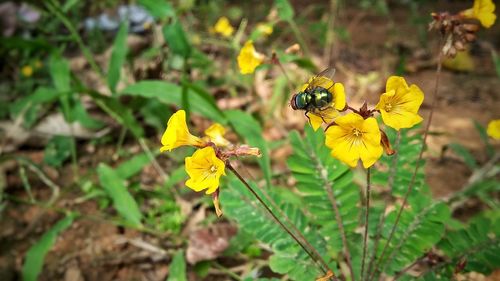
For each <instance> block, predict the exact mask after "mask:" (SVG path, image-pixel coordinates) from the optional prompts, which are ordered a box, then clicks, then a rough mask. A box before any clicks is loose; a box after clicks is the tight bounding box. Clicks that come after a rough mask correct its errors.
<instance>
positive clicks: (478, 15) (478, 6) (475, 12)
mask: <svg viewBox="0 0 500 281" xmlns="http://www.w3.org/2000/svg"><path fill="white" fill-rule="evenodd" d="M462 15H464V16H465V17H467V18H474V19H477V20H479V21H480V22H481V25H483V26H484V27H485V28H490V27H491V26H492V25H493V24H494V23H495V20H496V19H497V16H496V15H495V4H494V3H493V1H492V0H475V1H474V5H473V6H472V8H470V9H467V10H465V11H463V12H462Z"/></svg>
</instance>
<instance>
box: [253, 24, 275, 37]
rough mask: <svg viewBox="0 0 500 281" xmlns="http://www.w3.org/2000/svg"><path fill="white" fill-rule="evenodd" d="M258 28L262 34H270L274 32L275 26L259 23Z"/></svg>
mask: <svg viewBox="0 0 500 281" xmlns="http://www.w3.org/2000/svg"><path fill="white" fill-rule="evenodd" d="M256 30H257V32H259V33H261V34H264V35H267V36H269V35H271V34H272V33H273V26H272V25H271V24H267V23H258V24H257V26H256Z"/></svg>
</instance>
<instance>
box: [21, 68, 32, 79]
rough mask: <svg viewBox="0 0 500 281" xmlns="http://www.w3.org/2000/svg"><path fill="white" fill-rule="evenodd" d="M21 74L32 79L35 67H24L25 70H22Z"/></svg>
mask: <svg viewBox="0 0 500 281" xmlns="http://www.w3.org/2000/svg"><path fill="white" fill-rule="evenodd" d="M21 74H22V75H23V76H24V77H31V75H33V67H31V66H30V65H25V66H23V68H21Z"/></svg>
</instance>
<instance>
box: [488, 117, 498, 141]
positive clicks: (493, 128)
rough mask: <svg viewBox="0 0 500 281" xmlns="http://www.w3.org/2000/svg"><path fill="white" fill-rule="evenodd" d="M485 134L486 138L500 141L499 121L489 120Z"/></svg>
mask: <svg viewBox="0 0 500 281" xmlns="http://www.w3.org/2000/svg"><path fill="white" fill-rule="evenodd" d="M486 133H487V134H488V136H490V137H492V138H494V139H496V140H500V119H496V120H491V121H490V123H488V129H487V130H486Z"/></svg>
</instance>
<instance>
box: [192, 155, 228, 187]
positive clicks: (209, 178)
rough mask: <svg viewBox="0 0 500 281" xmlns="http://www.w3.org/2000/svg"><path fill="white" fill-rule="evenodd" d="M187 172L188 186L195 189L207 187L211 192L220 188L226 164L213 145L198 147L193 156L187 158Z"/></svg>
mask: <svg viewBox="0 0 500 281" xmlns="http://www.w3.org/2000/svg"><path fill="white" fill-rule="evenodd" d="M185 166H186V172H187V174H188V175H189V177H190V178H189V179H188V180H187V181H186V186H187V187H189V188H191V189H193V190H194V191H202V190H204V189H206V192H205V193H206V194H211V193H213V192H215V191H216V190H217V188H219V179H220V176H221V175H225V174H226V173H225V170H224V169H225V164H224V162H223V161H222V160H220V159H219V158H217V156H216V155H215V151H214V149H213V147H210V146H208V147H205V148H202V149H198V150H197V151H195V153H194V154H193V155H192V156H191V157H186V159H185Z"/></svg>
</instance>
